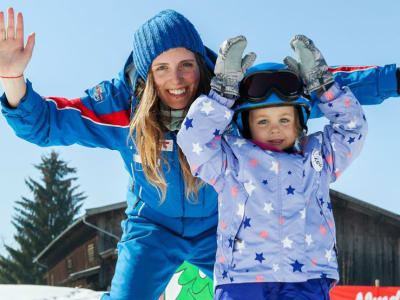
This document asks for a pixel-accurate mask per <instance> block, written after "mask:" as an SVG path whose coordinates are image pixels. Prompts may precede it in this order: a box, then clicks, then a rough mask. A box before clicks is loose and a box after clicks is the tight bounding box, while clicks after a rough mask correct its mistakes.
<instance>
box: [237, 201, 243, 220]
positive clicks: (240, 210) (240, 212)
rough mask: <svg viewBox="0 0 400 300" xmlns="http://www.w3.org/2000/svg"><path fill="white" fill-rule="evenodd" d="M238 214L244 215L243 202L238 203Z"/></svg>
mask: <svg viewBox="0 0 400 300" xmlns="http://www.w3.org/2000/svg"><path fill="white" fill-rule="evenodd" d="M236 214H237V215H238V216H240V217H241V218H243V215H244V204H238V211H237V213H236Z"/></svg>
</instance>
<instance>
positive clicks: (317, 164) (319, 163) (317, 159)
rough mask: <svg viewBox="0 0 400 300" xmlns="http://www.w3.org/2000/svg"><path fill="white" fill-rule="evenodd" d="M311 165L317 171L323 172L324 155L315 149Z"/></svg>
mask: <svg viewBox="0 0 400 300" xmlns="http://www.w3.org/2000/svg"><path fill="white" fill-rule="evenodd" d="M311 165H312V167H313V168H314V170H315V171H317V172H321V170H322V168H323V166H324V162H323V160H322V155H321V152H319V150H317V149H314V150H313V151H312V153H311Z"/></svg>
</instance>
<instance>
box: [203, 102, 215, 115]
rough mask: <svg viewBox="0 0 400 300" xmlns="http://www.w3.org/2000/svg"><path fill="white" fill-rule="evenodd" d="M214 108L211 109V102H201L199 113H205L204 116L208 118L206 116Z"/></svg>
mask: <svg viewBox="0 0 400 300" xmlns="http://www.w3.org/2000/svg"><path fill="white" fill-rule="evenodd" d="M214 109H215V108H214V107H212V105H211V101H208V102H203V107H202V108H201V111H204V112H205V113H206V115H207V116H208V114H209V113H210V112H212V111H213V110H214Z"/></svg>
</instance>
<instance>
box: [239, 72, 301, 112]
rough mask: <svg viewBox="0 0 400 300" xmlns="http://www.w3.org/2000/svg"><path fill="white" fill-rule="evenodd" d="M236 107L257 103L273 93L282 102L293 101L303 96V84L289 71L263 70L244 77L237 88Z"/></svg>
mask: <svg viewBox="0 0 400 300" xmlns="http://www.w3.org/2000/svg"><path fill="white" fill-rule="evenodd" d="M239 93H240V97H239V99H238V100H237V101H236V105H241V104H243V103H249V102H250V103H258V102H261V101H263V100H265V99H267V98H268V97H269V96H270V95H271V94H272V93H275V94H276V95H277V96H278V97H279V98H280V99H282V100H284V101H288V102H291V101H295V100H296V99H298V98H299V97H301V96H303V97H305V95H304V88H303V82H302V81H301V79H300V78H299V77H298V76H297V74H296V73H294V72H293V71H290V70H285V69H281V70H263V71H258V72H254V73H251V74H250V75H248V76H247V77H245V78H244V79H243V80H242V82H241V83H240V87H239Z"/></svg>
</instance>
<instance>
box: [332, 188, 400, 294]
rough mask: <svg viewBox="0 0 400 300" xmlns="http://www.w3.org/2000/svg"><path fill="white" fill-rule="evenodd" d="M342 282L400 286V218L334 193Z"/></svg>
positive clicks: (347, 283)
mask: <svg viewBox="0 0 400 300" xmlns="http://www.w3.org/2000/svg"><path fill="white" fill-rule="evenodd" d="M331 200H332V206H333V212H334V216H335V222H336V229H337V232H336V238H337V248H338V256H339V257H338V262H339V272H340V282H339V284H341V285H374V284H375V279H379V281H380V285H381V286H400V222H393V219H391V218H390V217H388V216H385V215H383V214H382V213H380V212H379V211H374V210H373V209H370V208H368V205H365V206H364V207H361V206H360V207H359V206H357V204H354V203H353V204H352V203H351V202H350V203H349V202H347V201H343V200H342V199H340V198H338V197H332V195H331Z"/></svg>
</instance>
